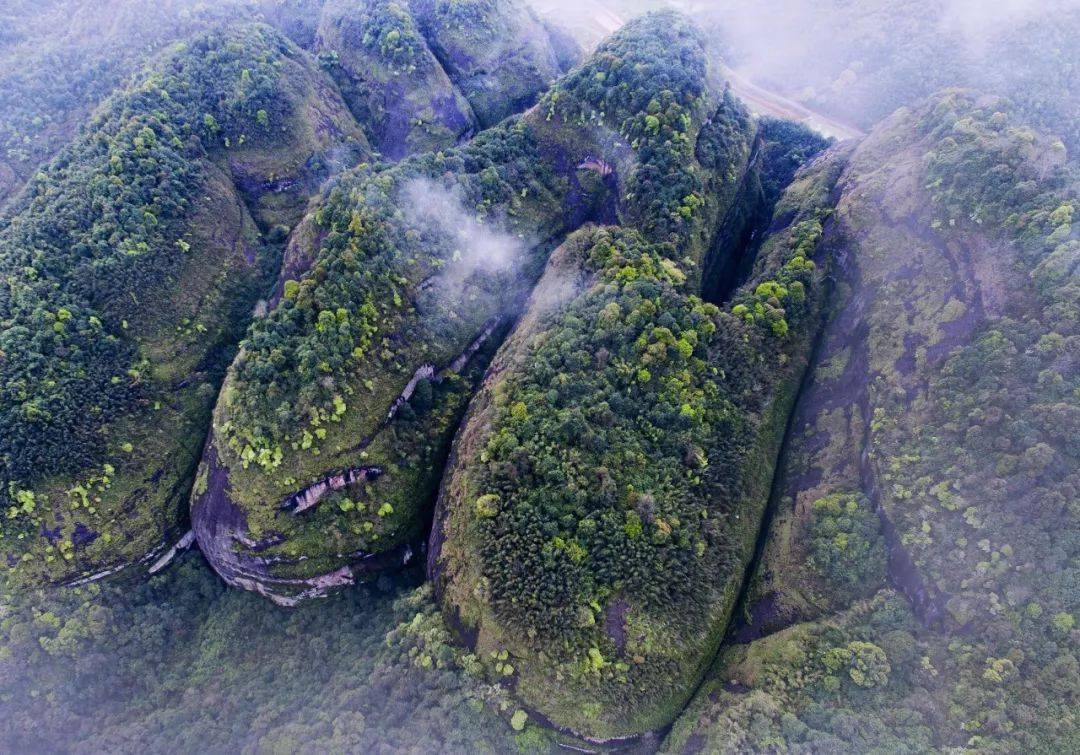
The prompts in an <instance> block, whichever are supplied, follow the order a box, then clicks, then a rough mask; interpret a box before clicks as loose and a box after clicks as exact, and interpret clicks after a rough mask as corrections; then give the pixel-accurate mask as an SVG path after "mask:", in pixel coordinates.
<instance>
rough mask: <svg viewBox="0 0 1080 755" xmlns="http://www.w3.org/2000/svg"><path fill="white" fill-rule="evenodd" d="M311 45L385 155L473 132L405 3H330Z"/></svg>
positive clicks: (467, 109) (461, 100) (468, 113)
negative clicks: (326, 64)
mask: <svg viewBox="0 0 1080 755" xmlns="http://www.w3.org/2000/svg"><path fill="white" fill-rule="evenodd" d="M487 33H489V34H491V35H495V34H496V31H495V30H494V29H488V30H487ZM315 49H316V50H318V51H319V52H320V54H322V55H323V57H324V59H326V60H327V61H328V63H329V69H330V71H331V72H332V73H333V74H334V76H335V78H336V79H337V81H338V82H339V84H340V85H341V88H342V91H343V92H344V93H345V96H346V99H347V100H348V102H349V106H350V107H351V108H352V111H353V113H355V114H356V116H357V119H358V120H360V121H361V122H362V123H366V124H368V126H369V128H370V132H371V134H372V142H373V144H374V145H375V146H376V148H377V149H378V150H379V151H380V152H381V153H382V154H383V155H384V156H386V157H387V158H390V159H394V160H397V159H400V158H401V157H403V156H405V155H406V154H410V153H415V152H424V151H428V150H434V149H440V148H443V147H452V146H453V145H454V144H456V143H457V142H458V141H460V140H461V139H462V138H463V137H465V136H466V135H468V134H471V133H473V132H475V131H477V130H478V122H477V120H476V116H475V115H474V114H473V111H472V107H471V106H470V105H469V102H468V100H466V99H465V97H464V96H463V95H462V94H461V92H460V91H459V90H458V88H457V87H456V86H455V85H454V82H453V81H451V80H450V77H449V76H448V75H447V71H446V70H445V69H444V68H443V66H442V65H441V64H440V63H439V61H438V60H437V59H436V58H435V56H434V54H432V52H431V50H430V49H429V48H428V44H427V41H426V40H425V39H424V37H423V36H422V35H421V33H420V30H419V29H418V28H417V25H416V22H415V21H414V20H413V17H412V15H411V14H410V13H409V9H408V6H407V5H398V4H397V3H392V2H389V3H388V2H369V3H356V2H350V1H349V0H336V1H335V2H330V3H327V5H326V7H325V8H324V9H323V13H322V18H321V20H320V22H319V29H318V37H317V40H316V43H315ZM555 75H556V74H555V73H554V72H553V73H552V75H551V76H550V77H549V78H548V79H547V80H546V81H544V82H542V83H540V84H539V85H538V88H542V87H544V86H546V85H547V83H549V82H550V81H551V80H552V79H554V78H555ZM495 94H496V96H499V94H500V93H498V92H496V93H495Z"/></svg>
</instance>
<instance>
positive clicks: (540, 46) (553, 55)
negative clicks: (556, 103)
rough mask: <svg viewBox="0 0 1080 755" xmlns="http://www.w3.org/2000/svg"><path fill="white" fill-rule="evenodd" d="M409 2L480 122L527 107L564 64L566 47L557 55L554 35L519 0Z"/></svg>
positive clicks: (487, 122)
mask: <svg viewBox="0 0 1080 755" xmlns="http://www.w3.org/2000/svg"><path fill="white" fill-rule="evenodd" d="M410 6H411V7H412V8H413V9H414V13H415V14H416V17H417V20H418V23H419V25H420V28H421V29H422V30H423V32H424V35H425V36H426V37H427V39H428V43H429V44H430V46H431V50H432V52H433V53H434V54H435V56H436V57H437V58H438V59H439V61H440V62H441V63H442V65H443V67H444V68H445V69H446V72H447V73H448V74H449V76H450V78H451V79H453V81H454V83H455V85H456V86H457V87H458V88H459V89H460V91H461V92H462V94H464V96H465V98H466V99H467V100H468V101H469V103H470V105H471V107H472V110H473V112H474V113H475V114H476V118H477V121H478V122H479V124H480V125H481V126H482V127H485V128H486V127H488V126H493V125H495V124H496V123H498V122H499V121H501V120H502V119H504V118H506V117H507V116H509V115H512V114H513V113H517V112H521V111H522V110H524V109H526V108H528V107H531V106H532V105H533V104H534V103H535V102H536V101H537V99H538V98H539V96H540V94H541V93H542V92H543V91H544V90H545V89H546V88H547V86H548V84H550V83H551V81H553V80H554V79H555V78H556V77H557V76H558V75H559V74H561V73H565V72H566V70H567V69H568V66H567V65H566V58H567V57H568V56H567V55H566V54H565V53H566V51H565V49H564V50H563V54H562V55H560V53H559V52H558V51H557V42H558V41H557V40H556V41H555V43H553V40H552V36H551V33H550V32H549V30H548V28H547V27H545V26H544V25H543V24H542V23H540V21H539V20H538V19H537V18H536V16H535V14H534V13H533V11H532V9H531V8H530V7H529V6H528V5H527V4H526V3H524V2H522V1H521V0H505V2H501V3H491V2H487V1H486V0H466V1H465V2H460V1H457V2H448V0H411V2H410ZM569 57H570V59H571V60H573V57H574V56H573V55H572V54H571V55H570V56H569ZM573 62H576V60H574V61H573Z"/></svg>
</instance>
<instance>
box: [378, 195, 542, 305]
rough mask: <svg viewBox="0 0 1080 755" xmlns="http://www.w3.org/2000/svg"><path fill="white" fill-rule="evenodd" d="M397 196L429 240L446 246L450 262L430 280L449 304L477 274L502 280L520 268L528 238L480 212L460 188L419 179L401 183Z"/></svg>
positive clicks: (408, 217) (431, 286) (428, 285)
mask: <svg viewBox="0 0 1080 755" xmlns="http://www.w3.org/2000/svg"><path fill="white" fill-rule="evenodd" d="M398 198H399V201H400V202H401V210H402V213H403V214H404V216H405V220H406V222H407V223H408V224H409V225H410V226H412V227H413V228H414V229H415V230H417V231H419V232H420V233H421V235H422V236H423V238H424V239H425V241H429V240H430V243H437V244H439V245H443V246H445V247H446V248H447V251H448V254H447V256H446V264H445V266H444V267H443V268H442V269H441V270H440V272H439V274H438V275H437V276H435V277H434V278H433V279H431V280H430V281H428V282H427V283H426V284H425V289H429V290H433V291H434V292H435V293H437V295H438V296H439V297H440V298H442V299H444V300H447V301H448V302H449V303H452V302H454V301H457V300H460V299H461V298H462V297H463V296H464V295H465V294H466V292H467V289H469V287H470V285H471V284H472V283H473V282H474V281H475V280H476V278H477V277H478V276H479V277H481V278H499V277H503V276H507V275H511V274H513V273H515V272H516V270H517V269H518V267H519V266H520V264H521V262H522V260H523V258H524V255H525V251H526V248H527V245H526V243H525V240H524V239H522V238H521V237H519V236H515V235H513V234H511V233H509V232H507V231H505V230H504V229H503V228H501V227H500V224H499V223H497V222H496V221H493V220H487V219H484V218H481V217H480V216H478V214H477V213H476V211H475V210H474V209H471V208H470V207H469V206H468V205H467V204H466V201H465V198H464V197H463V196H462V192H461V190H460V189H459V188H457V187H454V188H453V189H449V188H447V187H446V186H444V185H442V184H439V183H437V182H436V181H432V180H431V179H428V178H415V179H412V180H411V181H409V182H408V183H406V184H405V185H404V186H403V187H402V189H401V191H400V193H399V196H398Z"/></svg>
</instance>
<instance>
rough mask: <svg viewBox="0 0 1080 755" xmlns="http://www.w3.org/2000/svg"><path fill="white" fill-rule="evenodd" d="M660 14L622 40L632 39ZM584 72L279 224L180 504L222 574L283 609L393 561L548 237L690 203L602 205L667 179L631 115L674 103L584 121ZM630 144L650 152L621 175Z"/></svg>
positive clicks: (640, 116) (647, 91) (674, 34)
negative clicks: (275, 274)
mask: <svg viewBox="0 0 1080 755" xmlns="http://www.w3.org/2000/svg"><path fill="white" fill-rule="evenodd" d="M661 18H663V19H666V20H668V21H669V22H671V23H674V24H675V27H674V29H673V30H667V31H665V32H663V35H664V36H663V38H664V39H670V40H672V41H673V43H677V44H678V45H680V47H679V48H678V49H683V48H685V46H686V45H687V44H691V43H690V42H689V40H691V39H692V38H693V33H692V31H691V30H690V29H689V27H687V26H686V24H685V22H683V21H681V20H678V18H677V17H675V16H663V17H661ZM662 23H663V22H662V21H658V20H657V19H656V18H652V19H649V20H648V21H646V22H642V23H641V24H639V25H637V26H636V27H634V28H633V29H632V30H631V31H629V32H628V34H629V35H632V36H631V38H633V39H638V40H642V43H643V44H644V40H648V39H649V37H650V35H651V34H654V33H657V27H658V26H659V25H662ZM648 44H649V45H650V50H651V49H653V45H654V43H653V42H651V41H650V42H649V43H648ZM695 44H696V43H695ZM675 60H677V58H675ZM597 65H598V64H597V63H596V62H593V63H590V64H589V65H587V66H585V67H584V68H583V69H581V70H579V71H578V72H576V73H575V74H573V75H572V76H571V77H570V78H569V79H568V81H569V82H571V84H572V87H571V88H567V87H566V86H560V87H559V88H557V89H556V91H555V93H552V94H550V95H548V96H547V97H546V98H545V100H544V101H543V102H542V103H541V104H540V105H539V106H537V107H536V108H534V109H533V110H531V111H529V113H527V114H526V115H525V116H524V117H523V118H521V119H520V120H518V121H516V122H508V123H505V124H502V125H500V126H498V127H496V128H494V129H491V130H489V131H487V132H485V133H483V134H481V135H480V136H479V137H478V138H477V139H476V140H475V141H474V142H473V143H471V144H469V145H467V146H466V147H463V148H461V149H459V150H456V151H448V152H445V153H438V154H435V155H428V156H425V157H421V158H414V159H411V160H407V161H405V162H403V163H401V164H400V165H398V166H397V167H395V168H393V169H390V170H386V171H381V172H380V171H375V172H371V171H360V172H357V173H356V174H354V175H352V176H350V177H348V178H347V179H346V180H343V181H342V183H341V185H340V186H339V187H337V188H335V190H334V191H333V192H331V194H330V195H329V196H328V197H327V199H326V201H325V203H324V204H323V206H321V207H320V208H318V209H317V210H316V211H315V213H314V214H313V216H312V217H310V218H309V220H308V221H307V222H306V225H305V228H304V232H303V233H302V234H301V233H298V235H297V237H296V238H295V239H294V242H295V243H294V244H293V245H291V246H290V250H289V254H288V256H287V257H288V258H287V260H286V269H287V270H288V271H290V274H294V275H296V278H295V279H293V280H289V281H286V282H285V283H284V285H283V286H282V293H283V298H282V300H281V301H280V303H279V304H278V306H277V307H276V309H275V310H274V312H272V313H271V315H270V317H268V318H267V319H266V320H263V321H260V322H259V323H257V324H256V327H255V328H254V329H253V331H252V333H251V336H250V337H249V339H248V340H247V341H246V342H245V345H244V347H243V349H242V350H241V353H240V355H239V356H238V358H237V360H236V362H235V364H234V365H233V368H232V370H231V371H230V377H229V379H228V381H227V383H226V387H225V389H224V391H223V393H222V398H221V401H220V402H219V405H218V409H217V413H216V418H215V423H214V424H215V431H214V435H213V439H212V443H211V445H210V446H209V448H208V452H207V460H206V461H207V463H206V470H205V471H204V472H203V473H202V476H201V478H200V479H201V480H202V479H205V483H204V482H200V484H199V485H198V486H197V488H196V495H195V498H194V500H193V508H192V512H193V520H194V522H195V525H196V533H197V535H198V539H199V543H200V545H201V546H202V548H203V551H204V553H207V554H208V557H209V558H210V560H211V563H212V564H213V565H214V567H215V568H216V569H217V570H218V571H219V573H221V574H222V575H223V576H224V577H225V579H226V580H227V581H229V582H230V583H232V584H238V585H241V586H244V587H248V588H249V589H255V590H258V591H260V592H264V593H266V594H268V595H270V596H271V597H273V598H274V599H275V600H278V601H280V602H283V603H294V602H295V601H296V600H298V599H302V598H304V597H310V596H312V595H317V594H320V593H322V592H323V591H325V589H327V588H329V587H331V586H335V585H340V584H348V583H350V582H351V581H352V580H353V579H354V575H353V566H355V567H356V569H357V570H358V571H366V570H369V569H370V568H373V567H382V566H385V562H386V561H387V560H389V559H393V558H400V557H402V556H403V555H405V554H407V553H408V552H409V549H410V545H411V544H412V543H414V542H415V541H416V540H417V539H418V538H420V537H421V536H422V533H423V530H424V525H425V521H426V519H427V516H428V515H429V505H430V500H431V498H432V496H433V494H434V489H435V486H436V485H437V483H438V479H439V477H440V474H441V469H442V465H443V463H444V459H445V457H446V453H447V450H448V446H449V442H450V439H451V436H452V434H453V432H454V429H455V428H456V426H457V423H458V420H459V418H460V415H461V412H462V411H463V409H464V404H465V402H466V401H467V400H468V398H469V396H470V395H471V392H472V390H473V389H474V387H475V385H476V383H477V381H478V380H479V378H480V377H481V375H482V371H483V365H484V362H485V361H486V359H485V354H489V353H490V348H491V346H492V345H493V344H497V342H498V340H499V337H500V336H501V331H502V330H503V329H504V328H505V324H506V323H507V322H508V321H509V320H510V318H512V317H514V316H515V315H516V313H517V312H518V311H519V308H520V306H521V304H522V302H523V300H524V298H525V297H526V296H527V295H528V291H529V288H531V285H532V283H533V282H535V280H536V279H537V277H538V276H539V274H540V271H541V269H542V266H543V264H544V262H545V260H546V257H547V255H548V253H549V252H550V250H551V248H552V246H553V245H554V244H553V242H554V241H556V240H558V239H560V238H561V237H562V236H563V235H564V234H566V233H567V232H569V231H572V230H573V229H575V228H577V227H580V226H581V225H582V224H583V223H585V222H586V221H588V220H591V219H597V218H600V219H614V214H615V212H616V211H618V212H624V211H625V212H637V211H638V210H637V209H636V208H638V207H640V206H641V205H642V204H645V203H646V202H649V201H652V202H657V203H662V207H664V208H665V212H667V213H671V214H670V215H668V216H667V217H666V218H665V219H664V221H663V222H660V221H658V225H663V223H667V224H669V225H670V226H673V227H674V226H678V225H680V224H682V223H683V222H684V220H683V219H682V216H681V215H680V214H679V212H678V209H679V206H680V205H682V204H683V203H688V209H687V212H689V211H690V209H691V208H693V207H697V206H698V204H697V203H698V202H699V199H698V197H699V195H698V194H696V193H694V192H695V190H700V189H701V186H699V185H697V184H695V181H697V180H698V178H697V177H696V175H693V174H686V175H684V176H683V179H684V180H682V181H676V182H675V183H674V184H673V185H671V186H668V187H667V192H666V193H665V194H663V195H659V194H654V193H653V192H651V191H649V190H648V189H646V190H645V191H642V192H641V193H640V196H642V197H643V199H644V200H645V201H644V202H642V201H638V202H631V203H628V204H627V206H626V207H624V208H616V204H617V202H616V198H618V197H621V196H623V194H624V193H625V192H626V191H628V190H631V188H630V187H635V186H636V187H642V188H645V187H647V186H649V185H650V182H652V181H653V180H654V177H655V173H656V171H663V170H671V171H676V172H678V171H679V170H680V169H681V166H680V165H679V164H677V163H674V162H672V163H666V162H664V158H665V157H667V156H666V155H664V154H663V151H662V150H658V149H656V148H655V147H653V146H651V145H648V144H646V141H647V140H646V139H643V138H642V137H644V136H645V135H644V133H643V129H644V128H645V127H646V126H647V125H648V124H651V123H653V122H654V121H655V124H656V126H655V128H656V129H659V128H660V127H661V121H660V119H659V118H658V117H655V116H647V114H646V113H645V112H644V110H645V109H646V108H647V107H649V105H650V102H652V101H653V98H654V97H655V98H656V101H655V103H654V105H653V106H654V107H655V108H657V110H656V112H658V113H660V112H661V110H662V109H663V106H661V104H660V103H661V101H665V102H666V103H667V105H666V106H667V107H669V108H673V110H672V112H673V113H674V112H682V110H681V108H682V107H683V105H681V104H678V102H677V100H678V97H680V96H682V95H677V94H674V93H672V94H664V93H663V90H664V89H665V88H666V87H668V86H669V85H672V84H673V82H679V81H682V80H683V79H685V74H683V73H681V72H680V71H678V70H674V71H673V74H672V78H659V79H658V80H656V81H655V82H652V83H649V84H648V85H647V86H646V85H645V84H642V85H641V86H642V87H644V88H640V89H638V90H637V91H635V92H634V93H633V95H632V97H633V99H632V100H630V101H628V102H625V103H622V104H620V106H619V107H618V108H610V109H609V110H608V116H607V120H601V119H600V118H599V116H598V114H597V110H596V109H595V108H594V106H593V105H592V104H591V101H590V100H589V99H587V98H586V96H585V95H584V94H583V92H584V88H583V87H582V86H581V83H582V82H589V81H592V80H595V79H592V78H590V77H594V75H595V74H596V73H597V72H598V70H599V69H597V68H596V66H597ZM605 65H606V63H605ZM696 65H699V66H703V62H701V61H700V60H699V61H698V62H697V63H696ZM702 74H703V72H699V73H698V74H697V75H699V76H700V75H702ZM675 76H681V77H683V79H676V78H674V77H675ZM618 86H619V85H618V84H616V83H613V84H611V85H609V87H601V88H600V89H598V90H596V91H595V92H591V93H589V95H591V96H595V97H598V98H600V99H602V98H604V97H605V96H606V95H607V93H609V92H610V93H613V95H617V94H619V93H620V92H621V90H620V89H618ZM697 86H701V85H700V83H698V84H697ZM702 95H703V92H702V91H699V92H698V94H697V95H695V96H696V97H698V98H700V97H702ZM705 102H706V100H704V99H702V100H701V101H700V102H697V103H696V107H699V108H703V107H704V106H705ZM646 117H648V118H649V119H650V120H648V121H646V120H645V118H646ZM672 117H675V116H672ZM609 124H611V125H609ZM617 127H621V128H623V129H624V134H625V135H621V134H619V133H618V132H617V131H616V130H615V129H616V128H617ZM665 133H666V132H665ZM639 141H640V143H638V142H639ZM628 142H633V143H634V144H633V146H632V145H631V144H630V143H628ZM642 152H644V153H645V154H652V153H653V152H656V153H657V154H658V156H659V157H658V159H657V160H656V161H654V162H652V163H650V165H649V166H648V168H647V169H642V170H638V169H637V167H636V166H637V164H638V162H639V153H642ZM744 159H745V155H744ZM700 196H704V194H703V193H702V194H701V195H700ZM695 241H696V242H697V243H698V244H699V245H700V244H702V243H704V242H703V240H701V239H695ZM346 488H347V489H346ZM395 554H397V555H396V556H395Z"/></svg>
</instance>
